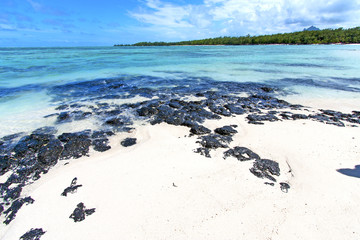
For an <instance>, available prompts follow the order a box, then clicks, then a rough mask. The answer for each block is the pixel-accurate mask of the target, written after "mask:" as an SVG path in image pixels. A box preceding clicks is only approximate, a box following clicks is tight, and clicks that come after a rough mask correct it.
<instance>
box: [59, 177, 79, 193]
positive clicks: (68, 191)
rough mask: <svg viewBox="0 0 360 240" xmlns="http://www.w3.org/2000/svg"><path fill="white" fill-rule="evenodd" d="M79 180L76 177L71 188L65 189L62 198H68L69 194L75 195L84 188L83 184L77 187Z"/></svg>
mask: <svg viewBox="0 0 360 240" xmlns="http://www.w3.org/2000/svg"><path fill="white" fill-rule="evenodd" d="M76 183H77V178H76V177H75V178H74V179H73V180H72V181H71V184H70V186H69V187H67V188H65V189H64V191H63V192H62V193H61V196H65V197H66V196H67V194H68V193H75V192H76V191H77V189H78V188H79V187H82V185H81V184H78V185H76Z"/></svg>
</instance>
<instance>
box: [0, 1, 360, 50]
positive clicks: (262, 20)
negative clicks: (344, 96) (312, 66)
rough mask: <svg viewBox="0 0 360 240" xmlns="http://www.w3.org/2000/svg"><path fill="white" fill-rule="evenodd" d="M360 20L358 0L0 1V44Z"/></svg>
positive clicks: (183, 36)
mask: <svg viewBox="0 0 360 240" xmlns="http://www.w3.org/2000/svg"><path fill="white" fill-rule="evenodd" d="M311 25H315V26H317V27H319V28H337V27H345V28H349V27H356V26H360V0H195V1H189V0H126V1H122V0H101V1H96V0H0V46H2V47H4V46H5V47H6V46H24V47H26V46H111V45H113V44H116V43H135V42H139V41H181V40H191V39H202V38H208V37H218V36H242V35H246V34H251V35H259V34H269V33H279V32H291V31H300V30H302V29H303V28H305V27H309V26H311Z"/></svg>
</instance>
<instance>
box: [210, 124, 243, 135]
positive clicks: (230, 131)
mask: <svg viewBox="0 0 360 240" xmlns="http://www.w3.org/2000/svg"><path fill="white" fill-rule="evenodd" d="M215 132H216V133H218V134H220V135H224V136H231V135H233V134H235V133H237V132H238V131H236V130H235V129H234V128H233V127H232V126H224V127H221V128H216V129H215Z"/></svg>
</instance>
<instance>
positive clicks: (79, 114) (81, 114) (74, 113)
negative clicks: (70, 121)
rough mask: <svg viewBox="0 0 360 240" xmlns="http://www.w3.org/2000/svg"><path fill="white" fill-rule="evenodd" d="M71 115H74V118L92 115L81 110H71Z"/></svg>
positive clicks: (78, 118)
mask: <svg viewBox="0 0 360 240" xmlns="http://www.w3.org/2000/svg"><path fill="white" fill-rule="evenodd" d="M71 115H72V116H73V117H74V120H76V121H79V120H84V119H86V118H88V117H90V116H91V115H92V112H83V111H73V112H71Z"/></svg>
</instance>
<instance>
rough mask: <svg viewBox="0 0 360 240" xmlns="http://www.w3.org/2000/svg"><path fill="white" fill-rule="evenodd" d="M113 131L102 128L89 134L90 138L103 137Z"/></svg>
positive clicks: (111, 133)
mask: <svg viewBox="0 0 360 240" xmlns="http://www.w3.org/2000/svg"><path fill="white" fill-rule="evenodd" d="M113 135H114V133H113V132H112V131H103V130H99V131H94V132H93V134H92V135H91V137H92V138H105V137H109V136H113Z"/></svg>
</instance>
